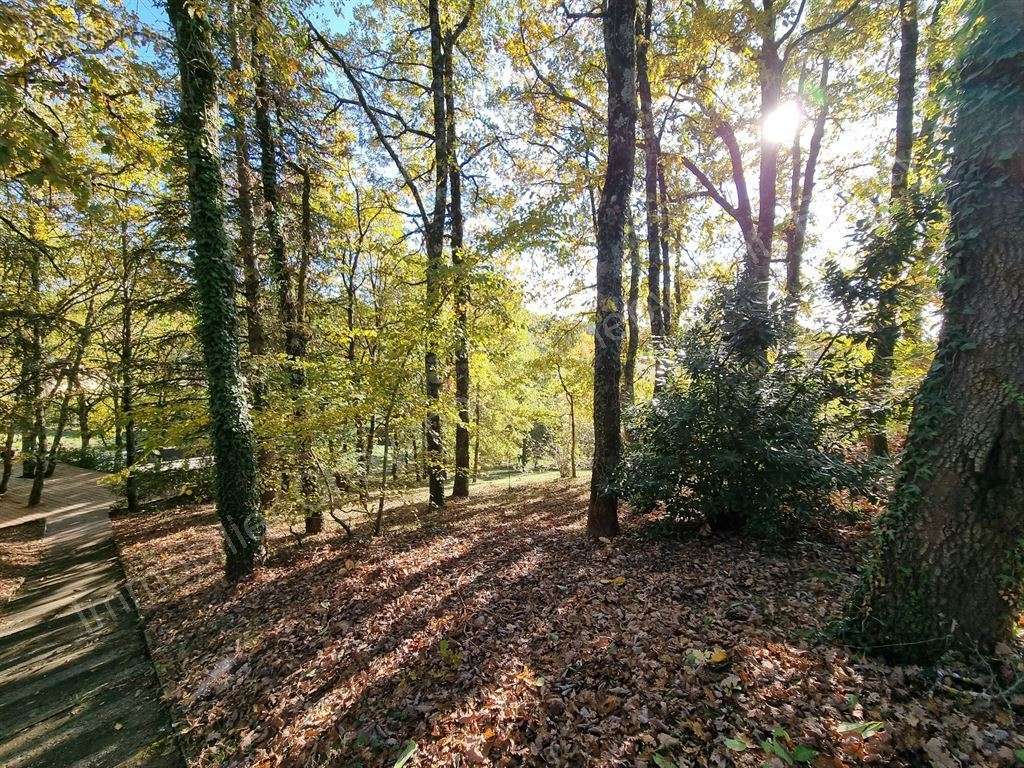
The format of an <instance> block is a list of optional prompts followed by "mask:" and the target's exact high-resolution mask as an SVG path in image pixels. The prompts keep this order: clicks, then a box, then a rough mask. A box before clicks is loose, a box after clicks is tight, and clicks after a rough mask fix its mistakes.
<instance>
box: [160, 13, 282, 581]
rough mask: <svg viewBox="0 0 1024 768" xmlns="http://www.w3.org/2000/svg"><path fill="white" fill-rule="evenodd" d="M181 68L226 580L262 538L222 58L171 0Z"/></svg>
mask: <svg viewBox="0 0 1024 768" xmlns="http://www.w3.org/2000/svg"><path fill="white" fill-rule="evenodd" d="M167 13H168V16H169V17H170V21H171V26H172V28H173V29H174V36H175V45H176V48H177V52H178V70H179V73H180V75H181V117H180V120H181V136H182V139H183V141H184V144H185V152H186V156H187V159H188V190H189V203H190V209H191V217H190V231H191V235H192V240H193V244H194V251H193V266H194V270H195V275H196V283H197V286H196V287H197V294H198V305H199V306H198V309H199V335H200V341H201V342H202V347H203V360H204V363H205V365H206V374H207V380H208V386H209V396H210V432H211V435H210V436H211V442H212V444H213V455H214V461H215V466H216V477H217V514H218V516H219V518H220V522H221V525H222V526H223V528H224V550H225V554H226V557H227V562H226V571H227V577H228V579H229V580H236V579H239V578H241V577H243V576H245V575H247V574H249V573H251V572H252V570H253V568H254V567H255V565H256V558H257V555H258V553H259V552H260V550H261V548H262V545H263V535H264V532H265V524H264V521H263V516H262V514H261V512H260V500H259V491H258V486H257V476H256V462H255V456H254V446H253V435H252V424H251V422H250V419H249V410H248V405H247V403H246V396H245V393H246V385H245V381H244V379H243V377H242V374H241V370H240V366H239V360H238V341H237V338H238V319H237V316H236V309H235V275H234V263H233V260H232V256H231V245H230V242H229V240H228V237H227V233H226V231H225V229H224V179H223V176H222V173H221V160H220V135H219V126H220V116H219V114H218V103H217V75H216V67H217V61H216V57H215V56H214V52H213V30H212V28H211V24H210V20H209V18H208V17H206V16H204V15H202V14H192V13H189V12H188V9H186V7H185V2H184V0H168V4H167Z"/></svg>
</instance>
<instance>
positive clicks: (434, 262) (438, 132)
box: [423, 0, 449, 509]
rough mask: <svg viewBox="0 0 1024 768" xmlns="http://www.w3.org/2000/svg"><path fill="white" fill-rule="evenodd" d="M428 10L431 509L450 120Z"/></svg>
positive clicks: (437, 442) (433, 1)
mask: <svg viewBox="0 0 1024 768" xmlns="http://www.w3.org/2000/svg"><path fill="white" fill-rule="evenodd" d="M427 13H428V16H429V26H430V75H431V76H430V91H431V97H432V99H431V101H432V106H433V127H434V209H433V213H432V215H431V217H430V221H429V226H428V229H427V232H426V246H427V317H428V318H429V319H428V321H427V346H426V352H425V354H424V358H423V362H424V373H425V376H426V388H427V401H428V407H429V411H428V413H427V418H426V424H425V430H426V434H425V444H424V454H425V456H426V460H427V478H428V481H429V493H430V497H429V504H430V506H431V507H432V508H433V509H441V508H443V507H444V483H445V470H444V457H443V450H444V446H443V443H442V439H441V414H440V412H439V410H438V398H439V397H440V395H441V373H440V370H439V365H438V359H437V339H436V338H435V336H436V334H437V324H436V320H435V318H436V317H437V315H439V314H440V312H441V302H442V298H441V282H442V279H443V272H444V222H445V210H446V208H447V203H448V157H449V153H448V120H447V117H446V115H445V97H444V80H445V78H444V60H445V56H444V40H443V37H442V34H441V11H440V4H439V0H429V1H428V3H427Z"/></svg>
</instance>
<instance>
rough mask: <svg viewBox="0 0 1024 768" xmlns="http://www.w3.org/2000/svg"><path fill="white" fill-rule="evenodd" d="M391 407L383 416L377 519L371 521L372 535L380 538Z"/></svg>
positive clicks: (385, 491)
mask: <svg viewBox="0 0 1024 768" xmlns="http://www.w3.org/2000/svg"><path fill="white" fill-rule="evenodd" d="M390 435H391V406H388V410H387V412H386V413H385V414H384V456H383V459H382V460H381V468H380V496H379V497H378V499H377V517H376V519H375V520H374V521H373V535H374V536H380V531H381V528H382V527H383V524H384V497H385V495H386V494H387V489H388V447H389V446H390V445H391V438H390Z"/></svg>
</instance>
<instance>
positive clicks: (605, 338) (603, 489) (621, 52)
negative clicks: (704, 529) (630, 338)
mask: <svg viewBox="0 0 1024 768" xmlns="http://www.w3.org/2000/svg"><path fill="white" fill-rule="evenodd" d="M602 31H603V35H604V51H605V61H606V63H607V79H608V125H607V129H608V162H607V164H606V166H605V175H604V186H603V187H602V189H601V204H600V206H599V208H598V215H597V220H598V227H597V309H596V313H595V323H594V464H593V472H592V474H591V479H590V505H589V508H588V511H587V532H588V533H589V534H590V535H591V536H594V537H604V536H614V535H616V534H617V533H618V532H619V513H618V504H619V498H618V494H617V493H616V491H615V489H614V488H613V487H612V480H613V473H614V472H615V469H616V467H617V466H618V463H619V458H620V454H621V451H622V432H621V429H622V424H621V422H622V412H621V403H620V402H619V379H620V375H621V372H622V371H621V360H620V349H621V346H622V240H623V229H624V228H625V222H626V210H627V209H628V207H629V193H630V189H631V188H632V186H633V172H634V165H635V159H634V147H635V146H636V112H637V109H636V0H608V3H607V7H606V10H605V13H604V16H603V19H602Z"/></svg>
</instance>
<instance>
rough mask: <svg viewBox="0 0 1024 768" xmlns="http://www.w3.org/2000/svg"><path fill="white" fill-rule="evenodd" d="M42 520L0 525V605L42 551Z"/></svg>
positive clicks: (31, 567)
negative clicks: (0, 526)
mask: <svg viewBox="0 0 1024 768" xmlns="http://www.w3.org/2000/svg"><path fill="white" fill-rule="evenodd" d="M45 526H46V523H45V522H44V521H43V520H30V521H29V522H27V523H20V524H17V525H9V526H6V527H3V528H0V609H2V608H3V607H4V605H6V604H7V601H8V600H10V599H11V598H12V597H14V593H15V592H17V591H18V587H20V586H21V584H22V582H23V581H24V580H25V577H26V576H28V574H29V572H30V571H31V570H32V569H33V568H34V567H35V565H36V563H38V562H39V557H40V555H41V554H42V550H43V546H42V538H43V528H44V527H45Z"/></svg>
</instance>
